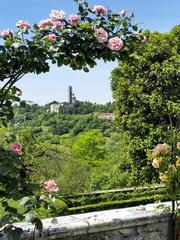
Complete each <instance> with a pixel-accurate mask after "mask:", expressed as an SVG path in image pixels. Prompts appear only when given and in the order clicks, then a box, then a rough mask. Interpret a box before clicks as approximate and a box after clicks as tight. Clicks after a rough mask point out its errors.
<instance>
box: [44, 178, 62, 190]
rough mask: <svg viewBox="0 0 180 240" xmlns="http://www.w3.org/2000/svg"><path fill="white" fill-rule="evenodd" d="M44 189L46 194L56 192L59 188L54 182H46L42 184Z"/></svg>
mask: <svg viewBox="0 0 180 240" xmlns="http://www.w3.org/2000/svg"><path fill="white" fill-rule="evenodd" d="M44 188H45V190H46V191H47V192H58V191H59V188H58V186H57V184H56V183H55V182H54V180H48V181H47V182H45V183H44Z"/></svg>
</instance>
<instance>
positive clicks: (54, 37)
mask: <svg viewBox="0 0 180 240" xmlns="http://www.w3.org/2000/svg"><path fill="white" fill-rule="evenodd" d="M48 39H49V41H50V42H55V41H56V40H57V37H56V34H54V33H51V34H49V36H48Z"/></svg>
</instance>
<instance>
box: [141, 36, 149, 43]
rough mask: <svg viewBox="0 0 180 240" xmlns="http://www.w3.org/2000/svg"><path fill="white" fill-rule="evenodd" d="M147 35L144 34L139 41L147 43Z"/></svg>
mask: <svg viewBox="0 0 180 240" xmlns="http://www.w3.org/2000/svg"><path fill="white" fill-rule="evenodd" d="M147 41H148V40H147V37H146V36H143V40H142V41H141V43H142V44H146V43H147Z"/></svg>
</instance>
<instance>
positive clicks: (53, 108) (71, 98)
mask: <svg viewBox="0 0 180 240" xmlns="http://www.w3.org/2000/svg"><path fill="white" fill-rule="evenodd" d="M75 105H76V97H75V95H74V94H73V90H72V86H69V87H68V102H56V101H53V102H52V103H51V104H50V112H55V113H59V108H60V107H63V108H73V107H74V106H75Z"/></svg>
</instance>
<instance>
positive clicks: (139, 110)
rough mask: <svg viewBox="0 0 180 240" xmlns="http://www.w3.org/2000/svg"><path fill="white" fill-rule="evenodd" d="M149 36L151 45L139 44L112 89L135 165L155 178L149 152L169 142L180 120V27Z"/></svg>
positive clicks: (114, 77) (116, 71)
mask: <svg viewBox="0 0 180 240" xmlns="http://www.w3.org/2000/svg"><path fill="white" fill-rule="evenodd" d="M146 34H149V37H148V43H147V44H146V45H138V46H137V45H136V44H135V46H134V47H135V49H136V51H135V53H134V59H133V58H131V61H123V62H121V64H120V66H119V67H118V68H116V69H114V70H113V72H112V90H113V95H114V98H115V100H116V104H117V113H116V116H117V122H119V124H120V125H121V126H123V128H124V129H125V130H127V131H128V132H129V134H130V135H131V137H132V152H133V158H134V164H135V165H136V167H137V168H139V169H141V172H142V169H144V171H147V169H148V171H147V178H149V179H152V174H150V173H151V171H150V168H151V166H150V165H149V163H148V162H147V157H146V154H147V151H148V149H150V148H152V147H153V146H154V145H155V144H156V143H159V142H164V141H167V142H168V139H169V138H170V131H169V130H170V129H172V128H176V127H177V124H178V122H179V120H178V119H179V117H180V26H176V27H174V28H173V29H172V30H171V31H170V32H168V33H163V34H162V33H158V32H153V33H148V32H147V33H146ZM143 178H144V176H142V179H143ZM136 179H137V180H138V179H141V178H139V176H138V177H137V176H136Z"/></svg>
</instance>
